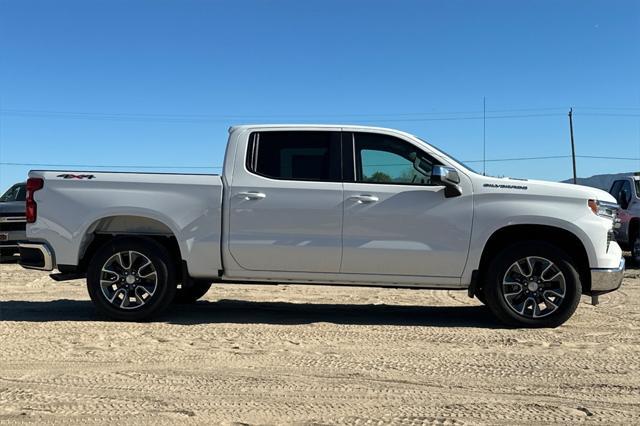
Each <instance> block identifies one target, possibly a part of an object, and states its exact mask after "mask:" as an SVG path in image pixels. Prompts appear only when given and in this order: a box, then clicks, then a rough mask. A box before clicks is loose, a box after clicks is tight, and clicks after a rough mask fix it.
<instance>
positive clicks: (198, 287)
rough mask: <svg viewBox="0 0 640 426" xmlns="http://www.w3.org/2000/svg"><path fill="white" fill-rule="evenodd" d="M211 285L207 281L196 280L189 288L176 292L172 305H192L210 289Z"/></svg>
mask: <svg viewBox="0 0 640 426" xmlns="http://www.w3.org/2000/svg"><path fill="white" fill-rule="evenodd" d="M211 285H212V283H210V282H207V281H199V280H196V281H195V282H194V283H193V284H192V286H191V287H187V288H179V289H177V290H176V295H175V297H174V299H173V303H176V304H188V303H194V302H196V301H197V300H198V299H200V298H201V297H202V296H204V295H205V294H207V292H208V291H209V289H210V288H211Z"/></svg>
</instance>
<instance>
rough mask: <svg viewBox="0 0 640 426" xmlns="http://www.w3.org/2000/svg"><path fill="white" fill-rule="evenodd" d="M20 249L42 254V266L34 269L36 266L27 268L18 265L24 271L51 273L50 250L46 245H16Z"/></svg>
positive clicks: (51, 259) (51, 258)
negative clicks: (37, 251) (34, 270)
mask: <svg viewBox="0 0 640 426" xmlns="http://www.w3.org/2000/svg"><path fill="white" fill-rule="evenodd" d="M18 246H19V247H20V248H26V249H32V250H39V251H40V253H42V257H43V259H44V266H42V267H36V266H28V265H23V264H22V263H20V266H22V267H23V268H26V269H36V270H39V271H53V256H52V254H51V250H49V247H47V245H46V244H33V243H18Z"/></svg>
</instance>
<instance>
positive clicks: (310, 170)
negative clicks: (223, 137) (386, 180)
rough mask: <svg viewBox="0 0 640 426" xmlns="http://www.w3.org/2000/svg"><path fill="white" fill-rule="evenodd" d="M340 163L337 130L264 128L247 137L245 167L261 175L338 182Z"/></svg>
mask: <svg viewBox="0 0 640 426" xmlns="http://www.w3.org/2000/svg"><path fill="white" fill-rule="evenodd" d="M340 163H341V145H340V133H339V132H331V131H266V132H254V133H252V134H251V135H250V138H249V149H248V155H247V168H248V169H249V171H251V172H253V173H255V174H258V175H260V176H264V177H268V178H272V179H282V180H305V181H325V182H339V181H341V179H342V176H341V164H340Z"/></svg>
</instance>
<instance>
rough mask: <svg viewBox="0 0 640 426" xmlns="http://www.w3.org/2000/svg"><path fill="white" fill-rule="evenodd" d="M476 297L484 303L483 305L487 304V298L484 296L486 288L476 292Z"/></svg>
mask: <svg viewBox="0 0 640 426" xmlns="http://www.w3.org/2000/svg"><path fill="white" fill-rule="evenodd" d="M474 296H475V297H476V299H478V301H480V303H482V304H483V305H486V304H487V296H485V295H484V288H479V289H478V290H477V291H476V294H474Z"/></svg>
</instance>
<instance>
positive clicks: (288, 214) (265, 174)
mask: <svg viewBox="0 0 640 426" xmlns="http://www.w3.org/2000/svg"><path fill="white" fill-rule="evenodd" d="M340 149H341V145H340V132H339V131H261V132H254V133H252V134H251V135H250V136H249V143H248V145H247V150H246V152H242V153H238V155H242V156H243V159H244V158H246V162H245V161H242V163H246V164H245V167H239V166H238V165H236V168H235V170H234V173H233V182H232V183H231V185H230V191H231V193H230V194H229V205H230V214H229V240H228V244H229V252H230V254H231V256H232V257H233V259H234V260H235V261H236V262H237V264H238V265H239V266H240V267H241V268H243V269H246V270H253V271H286V272H288V273H291V272H331V273H337V272H339V270H340V258H341V254H342V235H341V232H342V200H343V197H342V182H341V157H340ZM236 164H238V162H237V163H236Z"/></svg>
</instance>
